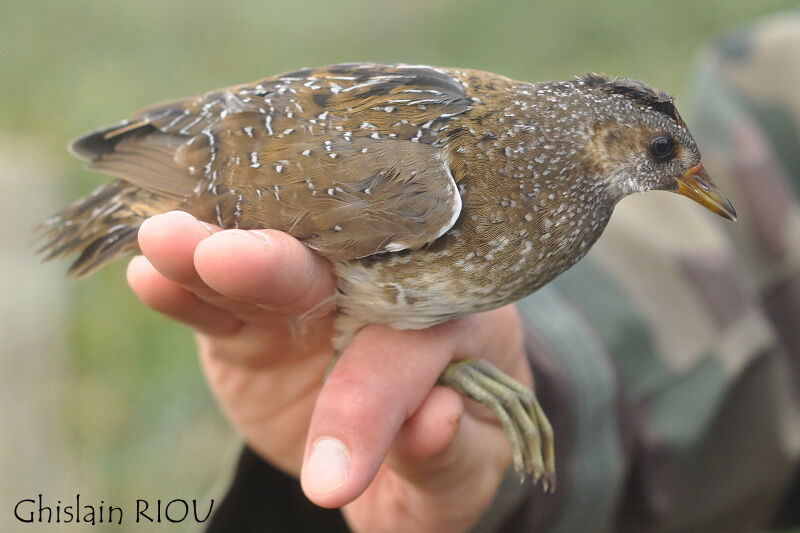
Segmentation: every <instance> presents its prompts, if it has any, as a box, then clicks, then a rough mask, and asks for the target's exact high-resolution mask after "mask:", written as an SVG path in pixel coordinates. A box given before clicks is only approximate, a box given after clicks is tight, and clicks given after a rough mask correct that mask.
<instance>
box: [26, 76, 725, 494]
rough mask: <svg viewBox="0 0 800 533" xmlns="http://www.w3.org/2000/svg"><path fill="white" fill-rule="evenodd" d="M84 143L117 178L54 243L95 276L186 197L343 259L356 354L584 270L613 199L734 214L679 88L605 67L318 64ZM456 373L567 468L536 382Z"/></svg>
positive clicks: (537, 456) (546, 463)
mask: <svg viewBox="0 0 800 533" xmlns="http://www.w3.org/2000/svg"><path fill="white" fill-rule="evenodd" d="M72 149H73V152H74V153H75V154H76V155H78V156H79V157H81V158H83V159H86V160H88V161H89V165H88V166H89V168H92V169H97V170H101V171H104V172H107V173H109V174H112V175H114V176H116V177H117V179H116V180H114V181H113V182H111V183H109V184H107V185H104V186H103V187H101V188H99V189H98V190H96V191H95V192H94V193H92V194H91V195H89V196H87V197H86V198H83V199H81V200H79V201H78V202H77V203H75V204H73V205H72V206H70V207H69V208H67V209H66V210H64V211H63V212H62V213H60V214H59V215H57V216H55V217H53V218H52V219H50V220H48V221H46V222H45V223H44V224H43V226H42V228H41V235H42V237H43V238H44V239H45V240H46V244H45V246H44V248H43V250H44V251H45V253H46V254H47V257H48V258H50V257H55V256H60V255H65V254H69V253H72V252H78V253H80V256H79V257H78V259H77V261H75V263H74V264H73V265H72V267H71V269H70V272H71V273H72V274H74V275H76V276H79V277H80V276H85V275H88V274H90V273H92V272H93V271H95V270H96V269H97V268H99V267H101V266H102V265H103V264H105V263H107V262H108V261H110V260H112V259H114V258H116V257H117V256H119V255H120V254H121V253H123V252H126V251H133V250H137V240H136V236H137V231H138V228H139V226H140V225H141V223H142V221H143V220H145V219H146V218H147V217H149V216H151V215H154V214H157V213H161V212H165V211H169V210H174V209H180V210H185V211H188V212H190V213H192V214H193V215H194V216H196V217H198V218H199V219H201V220H205V221H207V222H211V223H215V224H218V225H219V226H221V227H223V228H244V229H255V228H275V229H279V230H282V231H285V232H287V233H289V234H290V235H293V236H294V237H296V238H298V239H299V240H301V241H302V242H303V243H305V244H306V245H307V246H309V247H310V248H312V249H314V250H316V251H317V252H318V253H319V254H321V255H323V256H324V257H327V258H328V259H330V260H331V261H332V263H333V265H334V268H335V271H336V274H337V275H338V278H339V285H338V293H337V297H336V312H337V319H336V322H335V326H336V336H335V337H334V339H333V344H334V347H335V349H336V350H337V351H338V352H341V351H342V350H343V349H344V348H345V347H346V346H347V344H348V343H349V342H350V340H351V339H352V337H353V336H354V335H355V333H356V332H357V331H358V330H359V329H360V328H361V327H363V326H364V325H365V324H369V323H382V324H388V325H390V326H392V327H394V328H397V329H409V328H411V329H418V328H425V327H428V326H432V325H434V324H438V323H440V322H443V321H446V320H449V319H452V318H455V317H459V316H462V315H465V314H469V313H474V312H477V311H484V310H489V309H493V308H496V307H499V306H502V305H505V304H508V303H510V302H513V301H515V300H517V299H519V298H521V297H523V296H525V295H527V294H529V293H531V292H532V291H534V290H536V289H537V288H539V287H541V286H542V285H544V284H545V283H547V282H549V281H550V280H552V279H553V278H554V277H556V276H557V275H558V274H560V273H561V272H563V271H564V270H566V269H567V268H569V267H570V266H571V265H573V264H574V263H575V262H576V261H578V260H579V259H580V258H582V257H583V256H584V255H585V254H586V252H587V251H588V250H589V248H590V247H591V246H592V244H593V243H594V242H595V241H596V240H597V238H598V237H599V236H600V234H601V232H602V231H603V229H604V227H605V226H606V223H607V222H608V220H609V217H610V216H611V213H612V211H613V209H614V205H615V204H616V203H617V202H618V201H619V200H620V199H621V198H623V197H625V196H626V195H629V194H631V193H636V192H644V191H648V190H651V189H661V190H670V191H675V192H678V193H680V194H683V195H685V196H688V197H689V198H692V199H694V200H696V201H698V202H699V203H701V204H702V205H704V206H706V207H707V208H709V209H711V210H712V211H714V212H716V213H718V214H720V215H722V216H724V217H727V218H729V219H734V218H735V213H734V210H733V207H732V206H731V205H730V203H729V202H728V201H727V199H726V198H725V197H724V196H722V194H721V193H720V192H719V191H718V190H717V189H716V187H715V186H714V184H713V183H712V182H711V180H710V179H709V177H708V175H707V174H706V172H705V170H704V169H703V166H702V164H701V162H700V153H699V151H698V149H697V146H696V145H695V142H694V140H693V139H692V136H691V135H690V133H689V131H688V129H687V127H686V125H685V123H684V122H683V120H682V119H681V117H680V115H679V114H678V112H677V110H676V108H675V105H674V103H673V100H672V99H671V98H670V97H668V96H667V95H665V94H664V93H662V92H660V91H656V90H654V89H652V88H650V87H648V86H647V85H645V84H643V83H640V82H637V81H632V80H628V79H624V78H617V79H611V78H609V77H607V76H604V75H598V74H589V75H586V76H583V77H580V78H576V79H573V80H569V81H550V82H542V83H533V84H531V83H526V82H520V81H514V80H511V79H509V78H505V77H503V76H498V75H495V74H490V73H487V72H480V71H474V70H467V69H446V68H432V67H427V66H402V65H375V64H345V65H334V66H328V67H322V68H316V69H303V70H299V71H296V72H290V73H287V74H283V75H280V76H275V77H271V78H266V79H263V80H260V81H257V82H254V83H250V84H246V85H239V86H235V87H230V88H227V89H221V90H218V91H212V92H209V93H206V94H203V95H201V96H197V97H194V98H188V99H184V100H177V101H173V102H168V103H164V104H159V105H156V106H153V107H150V108H147V109H144V110H142V111H140V112H138V113H136V114H134V115H133V116H132V117H131V118H130V119H129V120H125V121H123V122H120V123H118V124H115V125H113V126H110V127H107V128H102V129H100V130H97V131H95V132H92V133H90V134H88V135H86V136H84V137H81V138H80V139H78V140H77V141H75V143H74V144H73V145H72ZM440 382H442V383H444V384H446V385H449V386H451V387H453V388H455V389H456V390H458V391H460V392H462V393H464V394H466V395H467V396H469V397H471V398H473V399H476V400H478V401H481V402H483V403H485V404H486V405H488V406H489V407H490V408H491V409H492V411H493V412H494V413H495V414H496V415H497V417H498V419H499V420H500V422H501V423H502V425H503V427H504V429H505V431H506V433H507V434H508V436H509V439H510V441H511V445H512V450H513V464H514V467H515V469H516V470H517V472H518V473H519V474H520V475H521V476H524V475H525V474H526V473H530V474H533V477H534V479H539V478H540V477H543V479H544V484H545V487H553V486H554V483H555V460H554V456H553V435H552V430H551V427H550V424H549V422H548V421H547V418H546V417H545V415H544V413H543V412H542V410H541V408H540V406H539V404H538V402H537V401H536V398H535V396H534V395H533V393H532V392H531V391H530V390H528V389H527V388H525V387H523V386H522V385H520V384H519V383H517V382H515V381H514V380H512V379H511V378H509V377H508V376H506V375H505V374H503V373H502V372H500V371H499V370H497V369H495V368H494V367H492V366H491V365H489V364H488V363H487V362H485V361H482V360H470V361H463V362H456V363H453V364H451V365H450V366H449V367H448V368H447V369H446V370H445V372H444V373H443V375H442V377H441V378H440Z"/></svg>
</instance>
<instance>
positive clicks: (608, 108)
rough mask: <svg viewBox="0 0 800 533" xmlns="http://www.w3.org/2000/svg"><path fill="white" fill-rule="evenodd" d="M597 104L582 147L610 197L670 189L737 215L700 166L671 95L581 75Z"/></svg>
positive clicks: (721, 212)
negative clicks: (587, 140)
mask: <svg viewBox="0 0 800 533" xmlns="http://www.w3.org/2000/svg"><path fill="white" fill-rule="evenodd" d="M579 82H582V83H583V84H584V86H585V87H586V88H587V89H589V91H590V94H591V95H592V96H593V97H594V98H597V99H598V101H599V102H600V105H595V106H593V109H595V116H594V119H593V122H592V127H591V134H592V135H591V136H590V140H589V143H588V145H587V147H586V150H587V156H588V158H589V160H590V162H591V166H592V167H594V171H593V173H594V175H595V176H598V178H599V179H601V180H603V181H604V182H605V187H606V190H607V191H608V192H609V195H610V196H611V197H612V198H613V199H614V200H619V199H621V198H622V197H624V196H627V195H628V194H632V193H636V192H646V191H649V190H666V191H672V192H675V193H678V194H681V195H683V196H686V197H688V198H691V199H692V200H694V201H695V202H697V203H699V204H700V205H702V206H704V207H706V208H707V209H709V210H710V211H712V212H714V213H716V214H718V215H720V216H722V217H724V218H727V219H729V220H736V211H735V210H734V208H733V206H732V205H731V203H730V201H729V200H728V199H727V198H726V197H725V196H724V195H723V194H722V192H721V191H720V190H719V189H718V188H717V186H716V185H715V184H714V182H713V181H712V180H711V178H710V177H709V175H708V173H707V172H706V170H705V169H704V168H703V163H702V162H701V161H700V151H699V150H698V148H697V144H696V143H695V141H694V139H693V138H692V135H691V134H690V133H689V130H688V128H687V127H686V124H685V123H684V121H683V119H682V118H681V116H680V115H679V114H678V111H677V109H676V108H675V104H674V99H673V98H671V97H669V96H667V95H666V94H665V93H663V92H661V91H657V90H655V89H653V88H651V87H649V86H647V85H645V84H643V83H641V82H638V81H633V80H629V79H626V78H616V79H610V78H608V77H606V76H604V75H599V74H588V75H586V76H584V77H582V78H580V80H579Z"/></svg>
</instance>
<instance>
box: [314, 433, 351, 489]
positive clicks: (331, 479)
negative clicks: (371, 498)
mask: <svg viewBox="0 0 800 533" xmlns="http://www.w3.org/2000/svg"><path fill="white" fill-rule="evenodd" d="M349 467H350V452H348V451H347V448H346V447H345V445H344V444H342V442H341V441H340V440H338V439H334V438H332V437H322V438H319V439H317V441H316V442H315V443H314V447H313V448H312V450H311V455H310V456H309V457H308V461H306V465H305V467H304V468H303V487H304V488H305V489H306V490H308V491H309V492H313V493H314V494H327V493H329V492H331V491H333V490H335V489H337V488H339V487H341V486H342V485H344V482H345V481H347V471H348V468H349Z"/></svg>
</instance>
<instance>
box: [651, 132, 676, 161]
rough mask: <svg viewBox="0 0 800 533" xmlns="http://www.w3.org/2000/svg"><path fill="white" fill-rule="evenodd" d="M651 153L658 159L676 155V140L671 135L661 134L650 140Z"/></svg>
mask: <svg viewBox="0 0 800 533" xmlns="http://www.w3.org/2000/svg"><path fill="white" fill-rule="evenodd" d="M650 153H651V154H653V159H655V160H656V161H659V162H661V161H666V160H668V159H670V158H671V157H672V156H673V155H675V141H673V140H672V138H670V137H667V136H664V135H659V136H658V137H656V138H655V139H653V140H652V141H650Z"/></svg>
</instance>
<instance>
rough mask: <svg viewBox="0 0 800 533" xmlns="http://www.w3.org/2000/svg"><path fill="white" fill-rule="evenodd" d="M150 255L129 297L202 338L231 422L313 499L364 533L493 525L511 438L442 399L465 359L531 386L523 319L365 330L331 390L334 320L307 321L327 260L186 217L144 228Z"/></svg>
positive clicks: (290, 241)
mask: <svg viewBox="0 0 800 533" xmlns="http://www.w3.org/2000/svg"><path fill="white" fill-rule="evenodd" d="M139 243H140V247H141V249H142V251H143V253H144V256H140V257H136V258H134V259H133V260H132V261H131V263H130V266H129V268H128V281H129V283H130V285H131V288H132V289H133V291H134V292H135V293H136V295H137V296H138V297H139V299H140V300H142V302H144V303H145V304H146V305H147V306H149V307H151V308H153V309H155V310H156V311H159V312H161V313H162V314H164V315H166V316H167V317H169V318H172V319H175V320H178V321H181V322H184V323H186V324H188V325H189V326H191V327H192V328H193V329H194V330H195V331H196V334H197V339H198V344H199V347H200V355H201V361H202V364H203V367H204V370H205V372H206V375H207V377H208V381H209V384H210V386H211V389H212V390H213V391H214V394H215V395H216V397H217V399H218V401H219V402H220V405H221V406H222V409H223V411H224V412H225V414H226V415H227V416H228V418H229V419H230V420H231V422H232V423H233V424H234V426H235V427H236V428H237V430H238V431H239V432H240V433H241V434H242V436H243V437H244V438H245V439H246V440H247V442H248V443H249V444H250V446H251V447H252V448H253V449H254V450H255V451H257V452H258V453H259V454H260V455H262V456H263V457H264V458H265V459H266V460H267V461H269V462H271V463H272V464H274V465H275V466H277V467H278V468H281V469H282V470H284V471H286V472H288V473H289V474H291V475H294V476H297V477H300V479H301V482H302V486H303V489H304V491H305V493H306V495H307V496H308V497H309V499H311V500H312V501H313V502H315V503H316V504H318V505H321V506H324V507H342V506H343V507H344V508H343V512H344V515H345V517H346V519H347V520H348V522H349V524H350V526H351V527H352V528H353V529H354V530H355V531H408V530H413V531H464V530H466V529H468V528H469V527H471V526H472V525H473V524H474V523H475V522H476V521H477V520H478V518H479V517H480V516H481V514H482V513H483V512H484V511H485V510H486V508H487V507H488V505H489V503H490V502H491V500H492V498H493V497H494V494H495V492H496V490H497V487H498V485H499V483H500V481H501V480H502V478H503V476H504V475H505V473H506V471H507V469H508V467H509V464H510V457H511V454H510V448H509V445H508V441H507V439H506V436H505V434H504V433H503V431H502V429H501V427H500V425H499V424H498V423H497V421H496V420H495V418H494V417H493V416H492V415H491V413H490V412H489V411H488V410H487V409H485V408H484V407H483V406H481V405H478V404H475V403H474V402H472V401H469V400H465V399H463V398H462V397H461V396H460V395H458V394H457V393H455V392H454V391H453V390H451V389H448V388H445V387H441V386H436V385H435V383H436V380H437V378H438V376H439V375H440V374H441V372H442V371H443V370H444V368H445V367H446V366H447V365H448V364H449V363H450V362H451V361H453V360H454V359H461V358H466V357H483V358H487V359H489V360H490V361H491V362H492V363H493V364H495V365H496V366H498V367H499V368H500V369H502V370H504V371H505V372H507V373H509V374H510V375H511V376H513V377H515V378H516V379H518V380H519V381H521V382H522V383H524V384H526V385H528V386H530V385H531V381H532V379H531V375H530V370H529V368H528V365H527V362H526V359H525V356H524V350H523V343H522V328H521V325H520V322H519V317H518V315H517V313H516V310H515V309H514V308H513V307H512V306H507V307H505V308H501V309H498V310H495V311H491V312H488V313H481V314H478V315H473V316H468V317H463V318H460V319H457V320H454V321H451V322H448V323H445V324H440V325H438V326H435V327H433V328H429V329H427V330H421V331H395V330H392V329H391V328H388V327H385V326H368V327H365V328H364V329H362V330H361V331H360V332H359V333H358V335H356V337H355V339H354V340H353V342H352V343H351V344H350V346H349V347H348V349H347V350H345V352H344V354H343V355H342V357H341V358H340V360H339V361H338V362H337V363H336V366H335V367H334V368H333V370H332V371H331V372H330V375H329V376H328V377H327V379H325V381H324V384H323V377H324V375H325V372H326V370H327V369H328V367H329V365H330V363H331V361H332V356H333V351H332V349H331V346H330V337H331V335H332V334H333V321H332V312H328V313H327V314H325V315H324V316H317V317H316V318H311V319H308V320H306V321H304V322H303V323H302V324H300V323H299V322H298V320H297V318H296V317H297V316H298V315H301V314H302V313H304V312H306V311H308V310H309V309H312V308H314V307H315V306H316V305H317V304H318V303H319V302H322V301H324V300H325V299H326V298H328V297H329V296H330V295H331V294H333V292H334V290H335V276H334V274H333V271H332V269H331V266H330V264H329V263H328V262H327V261H326V260H324V259H323V258H321V257H320V256H318V255H317V254H315V253H313V252H311V250H309V249H308V248H306V247H305V246H304V245H302V244H301V243H299V242H298V241H297V240H295V239H294V238H292V237H290V236H288V235H286V234H284V233H281V232H278V231H274V230H258V231H243V230H227V231H219V228H215V227H212V226H208V225H203V224H201V223H200V222H198V221H197V220H196V219H194V217H192V216H191V215H188V214H186V213H180V212H172V213H167V214H163V215H158V216H155V217H153V218H151V219H149V220H148V221H146V222H145V223H144V224H143V225H142V228H141V229H140V232H139ZM300 329H302V330H303V331H302V335H298V334H297V333H298V331H299V330H300ZM320 442H322V443H323V444H322V445H321V446H320V447H319V448H317V453H312V449H313V448H314V445H315V444H317V443H320ZM342 446H344V448H345V449H344V450H343V449H342ZM342 451H343V452H344V453H343V454H341V453H338V452H342Z"/></svg>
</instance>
